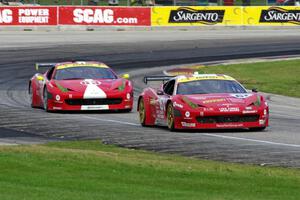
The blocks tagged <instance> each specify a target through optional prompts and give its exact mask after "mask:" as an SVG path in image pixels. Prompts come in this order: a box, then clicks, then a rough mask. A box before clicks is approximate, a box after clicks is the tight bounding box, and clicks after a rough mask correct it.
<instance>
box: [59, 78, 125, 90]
mask: <svg viewBox="0 0 300 200" xmlns="http://www.w3.org/2000/svg"><path fill="white" fill-rule="evenodd" d="M54 85H56V86H57V87H58V88H59V89H60V90H66V89H67V91H73V92H79V93H86V92H87V90H89V91H92V90H93V91H94V93H97V91H98V92H100V93H101V92H104V93H106V92H112V91H114V90H116V91H119V88H120V87H125V80H124V79H80V80H54Z"/></svg>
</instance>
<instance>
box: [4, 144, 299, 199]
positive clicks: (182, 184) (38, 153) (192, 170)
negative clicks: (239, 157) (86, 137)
mask: <svg viewBox="0 0 300 200" xmlns="http://www.w3.org/2000/svg"><path fill="white" fill-rule="evenodd" d="M0 172H1V173H0V199H1V200H10V199H11V200H16V199H18V200H19V199H22V200H27V199H28V200H44V199H51V200H53V199H56V200H60V199H66V200H69V199H72V200H77V199H84V200H89V199H118V200H119V199H121V200H122V199H143V200H144V199H150V200H153V199H172V200H176V199H197V200H198V199H206V200H207V199H208V200H209V199H212V200H223V199H224V200H225V199H238V200H243V199H247V200H249V199H255V200H259V199H263V200H269V199H295V200H296V199H297V200H298V199H299V196H300V171H299V170H295V169H282V168H269V167H255V166H247V165H238V164H228V163H222V162H213V161H203V160H196V159H192V158H183V157H180V156H175V155H163V154H155V153H149V152H144V151H138V150H128V149H121V148H117V147H113V146H106V145H102V144H101V143H100V142H99V141H82V142H64V143H50V144H47V145H32V146H16V147H0Z"/></svg>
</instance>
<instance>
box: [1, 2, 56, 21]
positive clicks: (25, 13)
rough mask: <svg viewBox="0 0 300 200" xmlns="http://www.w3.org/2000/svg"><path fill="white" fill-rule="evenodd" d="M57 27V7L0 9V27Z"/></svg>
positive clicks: (4, 7)
mask: <svg viewBox="0 0 300 200" xmlns="http://www.w3.org/2000/svg"><path fill="white" fill-rule="evenodd" d="M1 25H4V26H10V25H21V26H24V25H25V26H26V25H30V26H33V25H34V26H36V25H38V26H40V25H47V26H49V25H57V7H43V6H38V7H37V6H32V7H6V6H3V7H0V26H1Z"/></svg>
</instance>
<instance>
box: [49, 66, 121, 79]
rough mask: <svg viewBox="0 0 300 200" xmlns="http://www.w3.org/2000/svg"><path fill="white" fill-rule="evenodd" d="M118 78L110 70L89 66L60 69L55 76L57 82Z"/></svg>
mask: <svg viewBox="0 0 300 200" xmlns="http://www.w3.org/2000/svg"><path fill="white" fill-rule="evenodd" d="M116 78H117V77H116V75H115V74H114V73H113V72H112V71H111V69H109V68H101V67H89V66H84V67H70V68H64V69H58V70H57V71H56V73H55V76H54V79H56V80H72V79H116Z"/></svg>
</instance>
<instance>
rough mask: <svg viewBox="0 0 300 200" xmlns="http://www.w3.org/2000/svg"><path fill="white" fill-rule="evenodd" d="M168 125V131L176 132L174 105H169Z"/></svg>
mask: <svg viewBox="0 0 300 200" xmlns="http://www.w3.org/2000/svg"><path fill="white" fill-rule="evenodd" d="M166 112H167V113H166V114H167V125H168V129H169V130H170V131H175V127H174V120H175V118H174V108H173V105H172V103H169V104H168V106H167V111H166Z"/></svg>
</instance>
